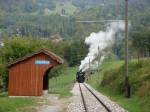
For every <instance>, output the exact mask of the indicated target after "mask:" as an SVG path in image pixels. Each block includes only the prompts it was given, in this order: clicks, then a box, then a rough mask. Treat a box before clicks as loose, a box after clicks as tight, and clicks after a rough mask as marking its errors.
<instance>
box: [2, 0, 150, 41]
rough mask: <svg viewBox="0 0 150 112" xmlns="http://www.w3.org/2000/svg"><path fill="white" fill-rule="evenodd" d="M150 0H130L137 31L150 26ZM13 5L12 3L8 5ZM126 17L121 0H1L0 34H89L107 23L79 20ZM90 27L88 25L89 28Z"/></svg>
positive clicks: (64, 35)
mask: <svg viewBox="0 0 150 112" xmlns="http://www.w3.org/2000/svg"><path fill="white" fill-rule="evenodd" d="M149 5H150V2H149V0H144V1H141V0H130V1H129V19H130V20H131V24H132V26H133V27H132V29H133V31H137V30H140V29H143V28H145V27H146V28H147V27H149V18H150V8H149ZM8 6H9V7H8ZM105 19H106V20H111V19H124V2H123V1H120V0H113V1H112V0H86V1H85V0H24V1H20V0H7V1H5V0H1V1H0V37H4V36H13V35H20V36H29V35H32V36H33V37H51V36H53V35H56V34H59V35H60V36H61V37H63V38H67V39H68V38H76V37H79V38H85V37H86V36H88V35H89V34H90V33H91V32H93V31H94V32H97V31H99V30H100V29H102V27H103V26H104V25H103V24H90V25H82V24H77V23H76V20H105ZM87 28H88V29H87Z"/></svg>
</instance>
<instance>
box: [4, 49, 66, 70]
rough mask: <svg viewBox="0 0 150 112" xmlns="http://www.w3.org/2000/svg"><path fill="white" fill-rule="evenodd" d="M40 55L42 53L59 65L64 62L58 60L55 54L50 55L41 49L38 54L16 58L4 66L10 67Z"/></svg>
mask: <svg viewBox="0 0 150 112" xmlns="http://www.w3.org/2000/svg"><path fill="white" fill-rule="evenodd" d="M40 53H44V54H46V55H48V56H50V57H51V58H52V59H53V60H56V61H57V62H58V63H60V64H62V63H63V62H64V61H63V59H62V58H60V57H59V56H57V55H56V54H55V53H52V52H50V51H49V50H47V49H41V50H40V51H39V52H35V53H32V54H30V55H26V56H24V57H22V58H18V59H16V60H14V61H12V62H9V63H8V64H6V67H10V66H12V65H14V64H17V63H19V62H21V61H24V60H26V59H28V58H31V57H33V56H34V55H37V54H40Z"/></svg>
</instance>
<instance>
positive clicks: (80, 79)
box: [76, 71, 85, 83]
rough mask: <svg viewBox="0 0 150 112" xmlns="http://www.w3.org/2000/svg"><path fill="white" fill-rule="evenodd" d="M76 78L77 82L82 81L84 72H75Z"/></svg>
mask: <svg viewBox="0 0 150 112" xmlns="http://www.w3.org/2000/svg"><path fill="white" fill-rule="evenodd" d="M76 80H77V82H79V83H83V82H84V81H85V72H82V71H79V72H77V74H76Z"/></svg>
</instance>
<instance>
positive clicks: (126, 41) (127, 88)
mask: <svg viewBox="0 0 150 112" xmlns="http://www.w3.org/2000/svg"><path fill="white" fill-rule="evenodd" d="M125 96H126V97H127V98H130V84H129V76H128V0H125Z"/></svg>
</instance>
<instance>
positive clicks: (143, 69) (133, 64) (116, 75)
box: [88, 58, 150, 112]
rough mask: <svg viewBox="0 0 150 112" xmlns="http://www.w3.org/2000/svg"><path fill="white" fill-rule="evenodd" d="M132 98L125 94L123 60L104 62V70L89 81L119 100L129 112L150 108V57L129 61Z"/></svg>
mask: <svg viewBox="0 0 150 112" xmlns="http://www.w3.org/2000/svg"><path fill="white" fill-rule="evenodd" d="M129 80H130V84H131V93H132V95H131V98H130V99H127V98H125V97H124V95H123V84H124V65H123V61H110V62H104V64H103V65H102V71H100V72H99V73H96V74H95V75H92V76H91V78H90V80H89V81H88V83H89V84H91V85H92V86H93V87H94V88H95V89H97V90H98V91H100V92H101V93H103V94H104V95H107V96H109V97H110V98H111V99H112V100H114V101H116V102H118V103H119V104H120V105H121V106H122V107H124V108H125V109H127V110H128V111H129V112H149V110H150V91H149V90H150V59H149V58H147V59H146V58H145V59H141V60H140V61H139V62H138V61H137V60H132V61H130V63H129Z"/></svg>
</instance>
